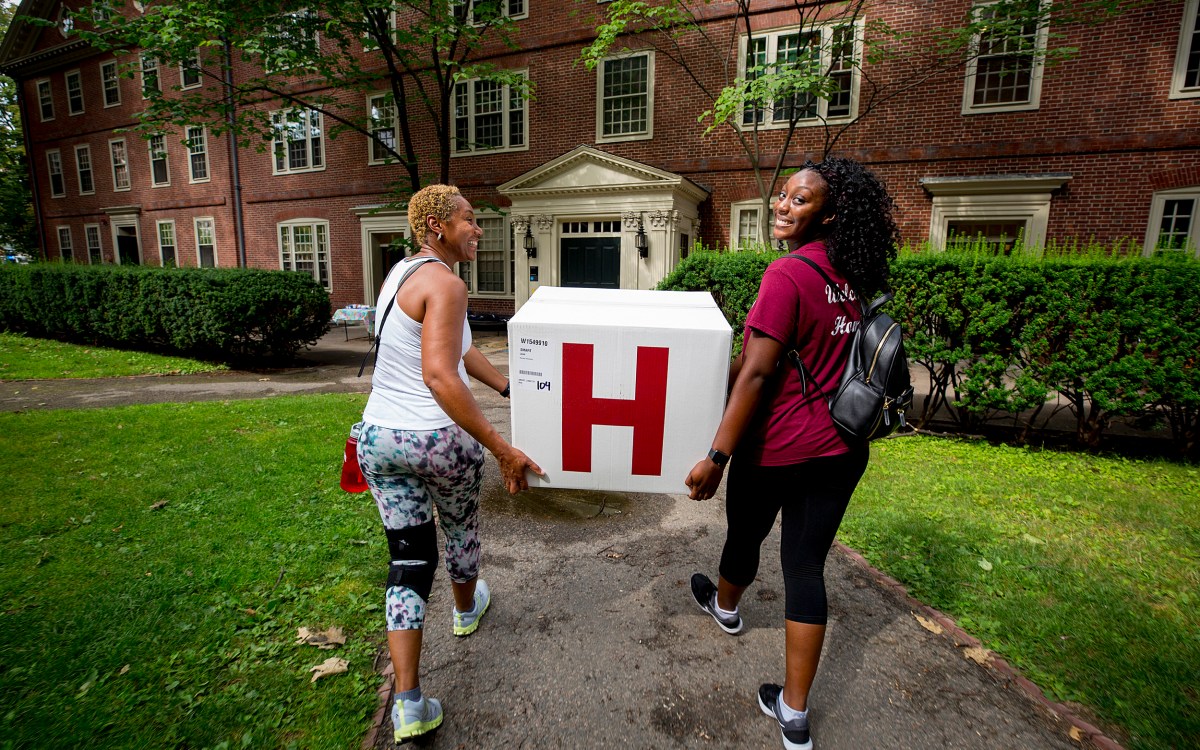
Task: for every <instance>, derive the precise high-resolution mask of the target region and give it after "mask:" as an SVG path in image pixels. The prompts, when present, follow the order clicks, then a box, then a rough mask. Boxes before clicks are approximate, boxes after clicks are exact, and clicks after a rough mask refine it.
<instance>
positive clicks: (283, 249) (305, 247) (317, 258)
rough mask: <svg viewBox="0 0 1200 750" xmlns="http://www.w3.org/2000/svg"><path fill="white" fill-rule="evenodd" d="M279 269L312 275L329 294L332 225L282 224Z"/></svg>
mask: <svg viewBox="0 0 1200 750" xmlns="http://www.w3.org/2000/svg"><path fill="white" fill-rule="evenodd" d="M279 267H280V268H282V269H283V270H285V271H296V272H297V273H304V274H308V275H309V276H312V277H313V278H314V279H315V280H316V281H317V283H319V284H320V285H321V286H323V287H324V288H325V289H326V290H327V291H331V287H330V283H329V279H330V273H329V222H327V221H321V220H318V219H298V220H296V221H290V222H286V223H284V224H280V225H279Z"/></svg>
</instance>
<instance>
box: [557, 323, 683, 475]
mask: <svg viewBox="0 0 1200 750" xmlns="http://www.w3.org/2000/svg"><path fill="white" fill-rule="evenodd" d="M593 349H594V347H593V346H592V345H591V344H563V369H562V372H563V378H562V390H563V396H562V408H563V412H562V467H563V470H564V471H591V470H592V426H593V425H613V426H617V427H632V428H633V473H634V474H636V475H640V476H658V475H659V474H661V473H662V459H663V431H664V429H665V428H666V419H667V358H668V357H667V355H668V353H669V351H670V350H668V349H667V348H665V347H658V346H639V347H638V348H637V376H636V384H635V390H634V397H633V400H626V399H616V398H595V397H594V396H592V380H593V375H594V370H593V368H592V358H593Z"/></svg>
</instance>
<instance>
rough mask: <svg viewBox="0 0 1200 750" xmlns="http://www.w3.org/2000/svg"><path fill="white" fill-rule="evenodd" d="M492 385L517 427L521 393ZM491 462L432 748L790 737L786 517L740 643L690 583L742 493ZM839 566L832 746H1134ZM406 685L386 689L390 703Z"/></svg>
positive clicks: (436, 660)
mask: <svg viewBox="0 0 1200 750" xmlns="http://www.w3.org/2000/svg"><path fill="white" fill-rule="evenodd" d="M476 343H477V345H478V346H479V347H480V348H481V350H483V351H484V353H485V354H487V355H488V357H489V359H491V360H492V361H493V362H494V363H496V364H497V365H498V366H499V367H501V369H506V367H507V342H506V340H505V338H504V336H503V332H500V333H491V334H489V333H481V334H478V335H477V337H476ZM366 349H367V342H366V340H365V339H363V338H358V339H351V340H349V341H346V340H345V339H344V334H343V332H342V331H341V330H340V329H339V330H336V331H333V332H331V333H330V334H327V335H326V336H325V337H324V338H323V339H322V340H321V341H320V342H319V343H318V345H317V346H316V347H314V348H313V349H312V350H310V351H309V352H307V353H306V354H305V355H304V358H303V359H304V361H303V363H302V364H303V365H304V366H302V367H297V368H292V369H287V370H274V371H269V372H260V373H252V372H235V373H226V374H218V375H206V376H188V377H142V378H113V379H103V380H91V381H22V382H6V383H2V384H0V410H5V411H17V410H27V409H51V408H93V407H104V406H113V405H119V404H132V403H156V402H163V401H182V400H219V399H229V398H258V397H267V396H274V395H284V394H293V393H314V392H358V391H361V392H365V391H366V390H368V388H369V384H370V383H369V374H370V373H369V372H368V373H367V374H366V375H364V377H362V378H358V377H357V376H356V373H357V370H358V364H359V362H360V361H361V358H362V355H363V353H364V352H365V351H366ZM475 392H476V398H477V399H478V400H479V402H480V404H481V406H482V407H483V409H484V412H485V414H486V415H487V416H488V418H489V419H491V420H492V421H493V423H495V424H496V425H497V426H498V427H499V429H500V430H501V432H503V433H507V432H508V429H509V416H508V408H507V405H508V402H507V401H505V400H503V399H501V398H500V397H499V396H498V395H497V394H495V393H494V392H492V391H490V390H489V389H483V388H477V389H476V391H475ZM487 471H488V477H487V479H486V481H485V493H484V498H483V506H484V530H483V534H484V536H483V551H484V554H483V572H482V575H483V577H484V578H486V579H487V580H488V581H489V583H490V584H491V586H492V590H493V592H494V600H493V604H492V609H491V610H490V611H489V613H488V615H487V616H486V618H485V620H484V622H483V624H482V626H481V628H480V630H479V631H478V632H477V633H476V634H474V635H472V636H470V637H468V638H464V639H460V638H454V637H452V636H451V635H450V618H451V615H450V610H451V606H452V600H451V598H450V596H449V587H448V585H447V579H446V578H445V573H444V571H443V572H441V573H439V576H438V579H437V582H436V584H435V588H434V593H433V595H432V597H431V601H430V603H429V613H428V620H427V622H428V627H427V630H426V635H425V648H424V661H423V664H422V673H423V677H422V683H423V687H424V689H425V691H426V692H427V693H428V694H430V695H432V696H435V697H438V698H440V699H441V700H442V701H443V704H444V706H445V710H446V720H445V723H444V724H443V726H442V727H441V729H439V730H438V731H437V732H436V733H434V735H433V736H432V737H430V738H426V739H424V740H421V741H419V742H417V743H415V744H416V745H417V746H418V747H431V748H574V747H585V746H586V747H591V748H605V747H613V748H615V747H622V748H625V747H629V748H661V747H674V748H778V747H780V746H781V743H780V737H779V732H778V728H777V725H776V724H775V723H774V722H773V721H772V720H771V719H769V718H767V717H765V716H763V715H762V714H761V712H760V711H759V709H758V706H757V704H756V702H755V697H754V696H755V691H756V690H757V687H758V685H759V683H761V682H766V681H772V682H782V678H783V611H782V610H783V583H782V576H781V573H780V570H779V562H778V553H777V550H778V545H779V531H778V526H777V527H776V529H775V530H774V531H773V532H772V535H771V536H770V537H769V538H768V540H767V542H766V544H765V545H764V546H763V552H764V554H763V560H762V565H761V567H760V572H759V577H758V580H757V582H756V583H755V585H754V586H753V587H752V588H751V589H750V591H749V592H748V594H747V596H746V599H745V600H744V602H743V616H744V618H745V620H746V623H747V630H746V631H745V632H744V633H743V634H742V635H740V636H736V637H735V636H729V635H726V634H725V633H723V632H722V631H720V630H719V629H718V628H717V627H716V625H715V624H714V623H713V622H712V620H711V619H710V618H709V617H708V615H706V614H704V613H703V612H701V611H700V610H699V609H698V608H697V607H696V605H695V604H694V603H693V601H692V599H691V595H690V593H689V591H688V584H687V582H688V579H689V578H690V576H691V574H692V573H693V572H694V571H703V572H706V573H708V574H709V575H710V576H715V574H716V566H717V561H718V558H719V556H720V550H721V544H722V542H723V539H724V536H723V534H724V494H723V490H722V492H720V493H719V494H718V496H717V497H716V498H714V499H713V500H710V501H707V502H703V503H697V502H693V501H691V500H689V499H687V497H686V496H683V495H632V494H615V493H595V492H582V491H566V492H564V491H549V490H534V491H530V492H528V493H523V494H522V495H519V496H517V497H510V496H509V495H507V493H505V492H504V491H503V490H502V489H501V487H500V483H499V481H498V478H497V476H498V475H497V470H496V466H495V464H494V462H492V461H491V459H490V457H489V462H488V464H487ZM850 512H851V513H853V512H854V508H853V503H851V508H850ZM826 577H827V582H828V588H829V599H830V615H831V617H830V626H829V635H828V638H827V639H826V647H825V655H824V658H823V661H822V664H821V671H820V673H819V675H818V678H817V682H816V685H815V686H814V692H813V696H812V699H811V702H810V706H811V711H812V726H813V735H814V740H815V742H816V746H817V747H818V748H821V750H835V749H838V748H847V749H854V750H860V749H864V748H865V749H869V748H881V749H882V748H997V749H1000V748H1011V747H1024V748H1063V749H1066V748H1078V747H1081V746H1096V747H1103V748H1114V747H1118V746H1117V745H1116V744H1115V743H1113V742H1112V741H1111V740H1109V739H1107V738H1106V737H1104V736H1103V735H1102V734H1100V733H1099V732H1098V731H1097V730H1096V729H1095V728H1093V727H1091V726H1090V725H1088V724H1086V723H1085V722H1083V721H1082V720H1080V719H1079V718H1078V717H1076V716H1073V715H1072V712H1071V711H1070V710H1069V709H1068V708H1066V707H1064V706H1059V705H1056V704H1053V703H1051V702H1050V701H1048V700H1046V699H1045V698H1044V697H1042V696H1041V693H1040V691H1038V690H1037V689H1036V687H1034V686H1032V685H1031V684H1030V683H1028V682H1027V681H1025V680H1023V679H1022V678H1020V677H1019V676H1018V675H1016V674H1015V673H1014V672H1013V671H1012V670H1011V669H1010V668H1008V667H1007V665H1005V664H1004V663H1003V662H1000V661H997V660H993V659H990V658H986V657H983V656H982V655H981V652H980V651H979V650H978V643H977V642H975V641H974V640H973V639H971V638H970V636H968V635H967V634H965V633H963V632H962V631H961V630H959V629H957V628H956V627H955V626H954V625H953V623H952V622H950V621H949V620H948V619H947V618H945V617H944V616H942V615H940V614H939V613H936V612H933V611H932V610H929V609H928V608H925V607H923V605H921V604H919V603H917V602H915V601H913V600H911V599H909V598H908V597H907V596H906V595H905V593H904V591H903V589H902V587H900V586H899V585H898V584H896V583H895V582H894V581H890V579H887V578H886V577H885V576H883V575H882V574H880V573H879V572H878V571H876V570H874V569H873V568H871V567H870V566H868V565H867V564H866V563H865V562H864V561H863V560H862V559H861V558H860V557H858V556H857V555H856V554H855V553H853V552H852V551H850V550H846V549H843V548H836V549H835V550H834V552H833V553H831V555H830V559H829V565H828V568H827V573H826ZM918 616H920V617H921V618H924V619H925V620H926V621H927V622H929V623H934V628H935V629H937V628H938V627H940V628H941V630H942V632H941V633H935V632H933V630H931V629H929V628H927V627H926V626H924V625H923V624H922V623H921V622H920V621H919V620H918ZM972 657H974V659H978V660H979V661H982V662H983V663H982V664H981V663H978V661H977V660H974V659H973V658H972ZM380 666H381V667H384V666H385V665H384V664H380ZM388 697H389V696H388V694H387V692H386V690H385V691H384V692H383V693H382V694H381V696H380V698H381V707H382V706H383V705H384V702H385V701H387V700H388ZM386 714H387V712H386V711H385V710H382V708H381V710H380V712H379V713H378V714H377V716H376V719H375V726H374V727H373V728H372V730H371V732H370V733H369V734H368V736H367V737H366V738H365V741H364V743H363V745H364V747H365V748H370V747H378V748H387V747H391V746H392V743H391V728H390V719H389V718H388V717H387V715H386Z"/></svg>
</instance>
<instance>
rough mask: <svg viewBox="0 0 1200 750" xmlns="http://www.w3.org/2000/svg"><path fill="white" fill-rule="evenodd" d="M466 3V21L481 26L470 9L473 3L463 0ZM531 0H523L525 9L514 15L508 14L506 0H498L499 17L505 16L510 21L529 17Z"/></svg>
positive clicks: (469, 0)
mask: <svg viewBox="0 0 1200 750" xmlns="http://www.w3.org/2000/svg"><path fill="white" fill-rule="evenodd" d="M463 1H464V2H466V3H467V23H469V24H471V25H472V26H482V25H483V24H477V23H475V11H474V10H473V9H472V6H473V5H474V3H473V2H472V1H471V0H463ZM530 1H531V0H525V10H524V11H523V12H521V13H518V14H517V15H515V16H510V15H509V14H508V0H500V17H501V18H507V19H508V20H510V21H520V20H521V19H523V18H529V3H530Z"/></svg>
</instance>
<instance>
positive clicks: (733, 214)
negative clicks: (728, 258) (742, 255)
mask: <svg viewBox="0 0 1200 750" xmlns="http://www.w3.org/2000/svg"><path fill="white" fill-rule="evenodd" d="M774 205H775V199H774V198H772V199H771V207H774ZM762 208H763V205H762V199H760V198H751V199H749V200H744V201H734V202H733V203H730V204H729V249H730V250H740V249H741V246H740V245H739V244H738V227H739V226H741V215H742V212H744V211H750V210H754V211H760V212H761V211H762ZM759 231H762V223H761V222H759ZM759 242H761V243H762V244H764V245H767V246H770V245H771V243H772V242H774V238H773V237H766V238H762V237H760V238H759Z"/></svg>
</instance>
